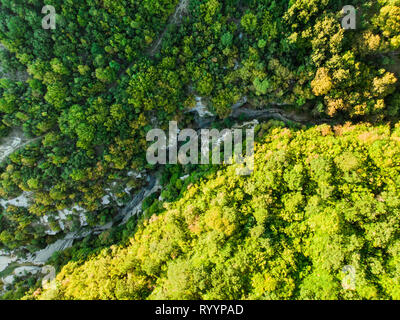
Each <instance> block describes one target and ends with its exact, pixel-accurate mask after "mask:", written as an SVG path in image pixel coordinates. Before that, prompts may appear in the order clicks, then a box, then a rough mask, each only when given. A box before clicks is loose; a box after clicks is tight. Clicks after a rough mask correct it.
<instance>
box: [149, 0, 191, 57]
mask: <svg viewBox="0 0 400 320" xmlns="http://www.w3.org/2000/svg"><path fill="white" fill-rule="evenodd" d="M188 5H189V0H181V1H180V2H179V4H178V5H177V6H176V8H175V12H174V13H173V15H172V16H171V17H170V18H169V20H168V23H167V25H166V27H165V29H164V31H163V32H162V33H161V35H160V37H158V39H157V40H156V41H155V42H154V43H153V45H152V46H151V47H150V49H149V51H148V55H149V56H150V57H154V56H155V54H156V53H157V52H158V50H159V49H160V46H161V43H162V40H163V39H164V36H165V34H166V32H167V30H168V27H169V26H170V25H171V24H179V23H180V22H181V20H182V18H183V16H184V15H185V14H186V13H187V9H188Z"/></svg>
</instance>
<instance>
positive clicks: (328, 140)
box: [36, 124, 400, 299]
mask: <svg viewBox="0 0 400 320" xmlns="http://www.w3.org/2000/svg"><path fill="white" fill-rule="evenodd" d="M269 126H270V124H269V125H263V128H262V129H261V131H260V133H259V134H260V135H261V134H263V132H264V131H266V132H267V134H266V135H265V137H264V138H263V139H262V140H261V141H260V143H259V144H257V146H256V150H257V151H256V158H255V159H256V171H255V172H254V174H253V175H252V176H249V177H240V176H237V175H236V174H235V167H234V166H230V167H228V168H225V169H223V170H220V171H218V172H215V173H210V174H209V176H208V177H207V178H204V179H202V181H201V182H199V183H197V184H190V185H189V186H187V188H185V189H187V191H185V192H183V196H182V197H181V198H180V199H179V200H177V201H175V202H171V203H166V204H165V205H164V210H161V211H159V214H158V215H156V214H154V215H153V216H152V217H151V218H149V219H147V220H146V221H145V222H144V223H143V224H142V225H141V227H139V229H138V231H137V232H136V234H135V236H134V237H133V238H132V239H131V241H130V244H129V245H125V246H112V247H110V248H107V249H105V250H103V251H102V252H101V253H100V254H98V255H97V256H95V257H92V258H91V259H89V260H88V261H86V262H85V263H83V264H82V263H79V262H70V263H69V264H68V265H66V266H65V267H64V268H63V269H62V271H61V272H60V273H59V274H58V276H57V279H56V286H55V287H53V288H52V289H49V290H47V291H44V293H42V294H41V295H39V296H40V298H45V299H48V298H52V299H158V298H161V299H248V298H252V299H293V298H296V299H339V298H341V299H342V298H344V299H356V298H358V299H382V298H386V299H388V298H393V299H399V298H400V291H399V288H400V278H399V268H400V260H399V257H400V252H399V250H400V242H399V231H398V230H399V221H400V220H399V217H400V196H399V194H400V192H399V191H400V190H399V186H400V127H399V126H397V127H396V128H394V129H393V130H392V129H390V127H389V126H383V125H382V126H377V127H371V126H369V125H358V126H353V125H344V126H337V127H335V128H333V129H332V128H330V127H329V126H326V125H323V126H318V127H315V128H312V129H308V130H289V129H286V128H279V127H278V128H276V127H272V128H268V127H269ZM345 265H352V266H354V268H355V270H356V284H357V285H356V288H355V290H344V288H343V287H342V284H341V280H342V278H343V277H344V274H343V272H342V268H343V267H344V266H345ZM37 294H38V292H36V295H37Z"/></svg>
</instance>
